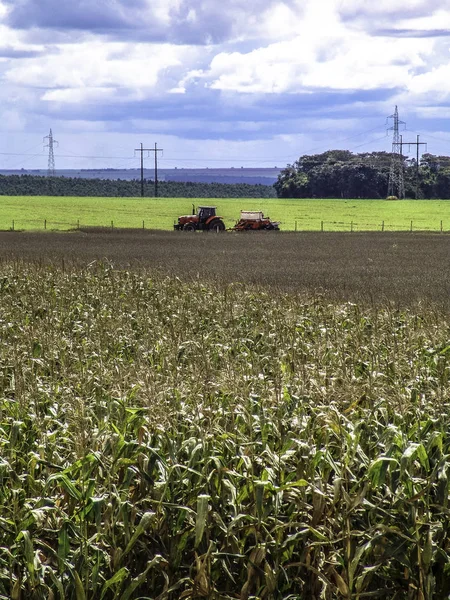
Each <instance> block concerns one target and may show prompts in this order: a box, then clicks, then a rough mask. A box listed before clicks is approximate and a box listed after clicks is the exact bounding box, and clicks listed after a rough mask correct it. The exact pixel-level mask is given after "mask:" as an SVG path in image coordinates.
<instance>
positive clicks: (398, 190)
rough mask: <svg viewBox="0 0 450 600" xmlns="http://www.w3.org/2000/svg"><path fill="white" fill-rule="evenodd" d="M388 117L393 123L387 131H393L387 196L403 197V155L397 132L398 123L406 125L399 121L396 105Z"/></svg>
mask: <svg viewBox="0 0 450 600" xmlns="http://www.w3.org/2000/svg"><path fill="white" fill-rule="evenodd" d="M388 119H394V125H393V126H392V127H389V130H388V131H393V132H394V137H393V138H392V158H391V168H390V170H389V184H388V193H387V195H388V196H397V198H404V197H405V181H404V178H403V156H402V142H401V136H400V133H399V125H406V123H405V122H404V121H399V118H398V110H397V106H396V107H395V112H394V114H393V115H391V116H390V117H388Z"/></svg>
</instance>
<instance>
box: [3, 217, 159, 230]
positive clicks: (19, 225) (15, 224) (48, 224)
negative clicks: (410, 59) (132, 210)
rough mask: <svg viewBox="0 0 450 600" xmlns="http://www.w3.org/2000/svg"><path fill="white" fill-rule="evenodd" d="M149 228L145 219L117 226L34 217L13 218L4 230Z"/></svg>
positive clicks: (111, 223)
mask: <svg viewBox="0 0 450 600" xmlns="http://www.w3.org/2000/svg"><path fill="white" fill-rule="evenodd" d="M121 228H123V229H143V230H144V229H149V227H148V222H147V224H146V223H145V220H143V221H139V222H136V225H135V226H134V227H132V226H130V225H126V226H122V227H120V224H119V225H118V226H117V221H116V224H115V223H114V221H109V222H108V223H106V224H105V223H104V224H100V223H95V224H94V223H89V224H86V223H82V222H81V221H80V220H79V219H77V221H76V222H75V223H72V222H63V221H50V220H47V219H44V220H43V221H42V220H36V219H34V220H32V219H17V220H16V219H13V220H12V221H11V226H10V227H4V228H3V231H5V230H6V231H23V230H27V231H31V230H33V231H42V230H43V231H71V230H81V229H111V230H114V229H121Z"/></svg>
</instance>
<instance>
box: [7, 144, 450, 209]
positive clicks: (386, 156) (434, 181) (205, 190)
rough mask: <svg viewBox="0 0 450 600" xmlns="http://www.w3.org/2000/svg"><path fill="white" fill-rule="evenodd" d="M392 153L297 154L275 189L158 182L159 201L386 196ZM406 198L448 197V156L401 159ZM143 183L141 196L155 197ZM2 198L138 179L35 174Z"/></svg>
mask: <svg viewBox="0 0 450 600" xmlns="http://www.w3.org/2000/svg"><path fill="white" fill-rule="evenodd" d="M390 164H391V153H389V152H370V153H362V154H353V153H352V152H350V151H349V150H329V151H327V152H324V153H322V154H313V155H304V156H301V157H300V158H299V159H298V160H297V161H295V162H294V164H292V165H287V167H286V168H285V169H284V170H283V171H282V172H281V173H280V175H279V177H278V180H277V182H276V183H275V184H274V185H273V186H270V185H261V184H248V183H198V182H183V181H160V182H158V196H160V197H162V198H273V197H275V196H278V197H279V198H386V195H387V190H388V182H389V169H390ZM403 170H404V180H405V195H406V197H407V198H416V197H417V198H450V157H449V156H435V155H433V154H423V155H422V157H421V159H420V161H419V164H417V163H416V160H415V159H408V158H407V157H403ZM154 193H155V188H154V182H153V181H150V180H146V181H145V182H144V196H146V197H152V196H154ZM0 195H8V196H103V197H138V196H140V195H141V182H140V181H139V180H137V179H135V180H132V181H127V180H123V179H82V178H78V177H42V176H37V175H0Z"/></svg>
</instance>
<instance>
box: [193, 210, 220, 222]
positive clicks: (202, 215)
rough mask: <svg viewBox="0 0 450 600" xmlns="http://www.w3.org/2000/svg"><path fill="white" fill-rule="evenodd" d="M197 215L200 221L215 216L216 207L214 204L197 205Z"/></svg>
mask: <svg viewBox="0 0 450 600" xmlns="http://www.w3.org/2000/svg"><path fill="white" fill-rule="evenodd" d="M197 215H198V218H199V221H200V222H205V221H207V220H208V219H209V218H210V217H215V216H216V207H215V206H199V207H198V212H197Z"/></svg>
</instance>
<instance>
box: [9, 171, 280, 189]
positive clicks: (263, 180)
mask: <svg viewBox="0 0 450 600" xmlns="http://www.w3.org/2000/svg"><path fill="white" fill-rule="evenodd" d="M281 171H282V169H281V168H278V167H272V168H265V167H263V168H246V167H242V168H227V169H216V168H211V169H158V181H179V182H193V183H248V184H250V185H255V184H261V185H273V184H274V183H275V182H276V181H277V179H278V174H279V173H281ZM0 175H35V176H36V175H37V176H46V175H47V170H46V169H15V170H11V169H0ZM55 175H56V177H75V178H82V179H109V180H119V179H120V180H122V181H132V180H134V179H140V177H141V171H140V169H57V170H56V172H55ZM154 176H155V171H154V170H153V169H144V178H145V179H146V180H154Z"/></svg>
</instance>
